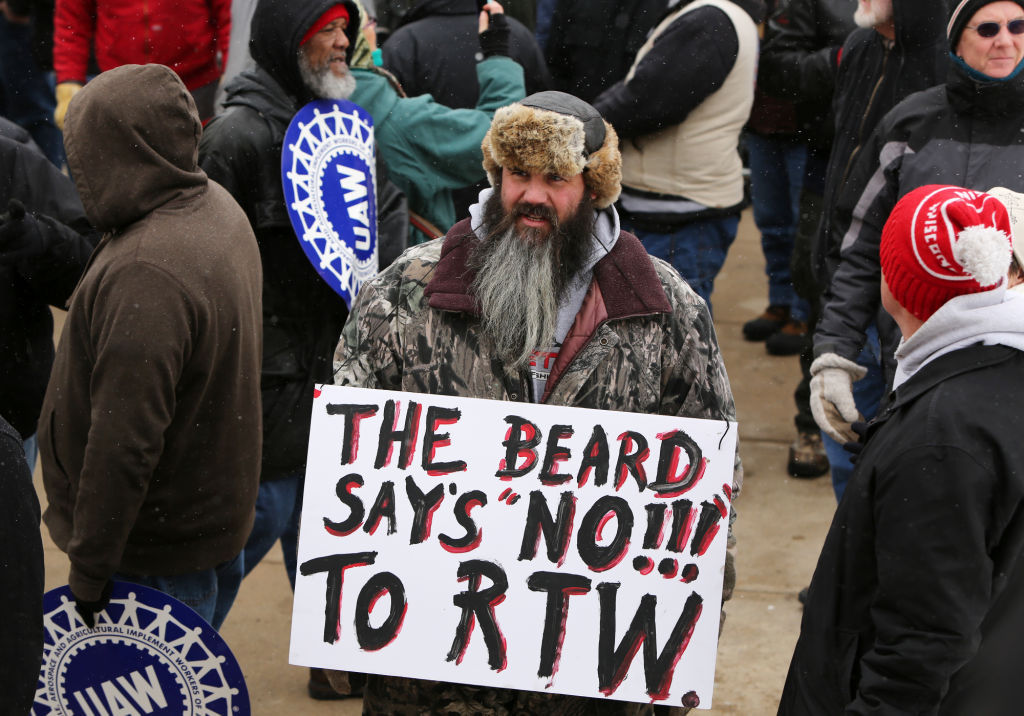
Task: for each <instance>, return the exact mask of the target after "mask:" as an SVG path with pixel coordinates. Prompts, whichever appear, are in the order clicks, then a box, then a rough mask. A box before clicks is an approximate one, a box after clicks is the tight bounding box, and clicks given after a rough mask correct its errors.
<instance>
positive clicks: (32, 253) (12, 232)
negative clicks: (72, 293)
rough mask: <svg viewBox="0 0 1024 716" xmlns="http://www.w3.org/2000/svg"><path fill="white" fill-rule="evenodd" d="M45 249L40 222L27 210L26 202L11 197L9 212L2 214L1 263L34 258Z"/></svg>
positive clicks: (14, 262)
mask: <svg viewBox="0 0 1024 716" xmlns="http://www.w3.org/2000/svg"><path fill="white" fill-rule="evenodd" d="M45 251H46V240H45V238H44V237H43V232H42V231H40V230H39V222H38V221H37V220H36V218H35V217H34V216H32V215H31V214H29V213H27V212H26V211H25V205H24V204H22V203H21V202H20V201H18V200H17V199H11V200H10V201H9V202H8V203H7V212H6V213H4V214H0V265H10V264H16V263H19V262H21V261H24V260H26V259H33V258H35V257H36V256H40V255H42V254H43V253H45Z"/></svg>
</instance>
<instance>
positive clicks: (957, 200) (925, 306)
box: [879, 184, 1012, 321]
mask: <svg viewBox="0 0 1024 716" xmlns="http://www.w3.org/2000/svg"><path fill="white" fill-rule="evenodd" d="M1011 236H1012V228H1011V225H1010V217H1009V214H1008V213H1007V211H1006V207H1005V206H1003V204H1002V202H1000V201H999V200H998V199H997V198H995V197H994V196H991V195H989V194H986V193H984V192H980V191H974V190H971V189H964V188H962V187H957V186H942V185H938V184H930V185H928V186H923V187H920V188H918V189H915V190H914V191H912V192H910V193H909V194H907V195H906V196H904V197H903V198H902V199H900V200H899V202H898V203H897V204H896V206H895V207H894V208H893V210H892V213H891V214H890V215H889V219H888V220H887V221H886V222H885V227H884V228H883V229H882V244H881V247H880V248H879V262H880V263H881V267H882V276H883V277H884V278H885V282H886V284H887V285H888V287H889V291H890V292H891V293H892V295H893V298H895V299H896V300H897V301H898V302H899V304H900V305H901V306H903V307H904V308H906V309H907V310H908V311H910V312H911V313H912V314H913V315H914V316H916V317H917V318H919V319H921V320H922V321H926V320H928V318H929V317H930V316H931V315H932V314H933V313H935V311H937V310H938V309H939V307H940V306H942V304H944V303H945V302H946V301H948V300H950V299H951V298H954V297H955V296H960V295H963V294H967V293H978V292H979V291H988V290H990V289H993V288H995V287H996V286H998V285H999V283H1000V281H1004V280H1005V279H1006V273H1007V271H1008V270H1009V267H1010V254H1011V247H1012V240H1011V238H1010V237H1011Z"/></svg>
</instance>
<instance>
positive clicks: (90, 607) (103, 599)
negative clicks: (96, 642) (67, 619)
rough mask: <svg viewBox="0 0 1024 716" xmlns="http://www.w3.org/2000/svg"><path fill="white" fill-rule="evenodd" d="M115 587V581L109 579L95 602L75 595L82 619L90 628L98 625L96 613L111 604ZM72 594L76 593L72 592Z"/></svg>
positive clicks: (76, 605)
mask: <svg viewBox="0 0 1024 716" xmlns="http://www.w3.org/2000/svg"><path fill="white" fill-rule="evenodd" d="M113 589H114V583H113V582H111V581H110V580H109V579H108V580H107V583H106V584H105V585H103V591H102V592H101V593H100V598H99V599H97V600H96V601H94V602H90V601H86V600H85V599H81V598H80V597H78V596H75V609H77V610H78V615H79V616H80V617H82V621H83V622H85V625H86V626H87V627H89V628H90V629H94V628H95V627H96V615H97V614H98V613H100V612H102V611H103V610H104V609H106V608H107V605H108V604H110V593H111V591H113ZM72 594H74V593H73V592H72Z"/></svg>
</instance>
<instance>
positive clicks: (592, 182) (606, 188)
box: [583, 122, 622, 209]
mask: <svg viewBox="0 0 1024 716" xmlns="http://www.w3.org/2000/svg"><path fill="white" fill-rule="evenodd" d="M604 127H605V132H606V134H605V137H604V144H602V145H601V148H600V149H598V150H597V151H596V152H594V153H593V154H591V155H590V159H589V160H588V161H587V166H586V167H585V168H584V169H583V181H584V182H585V183H586V185H587V188H588V189H590V191H592V192H593V193H594V206H595V207H597V208H598V209H604V208H605V207H608V206H611V205H612V204H614V203H615V202H616V201H617V200H618V198H619V193H620V192H621V191H622V154H620V153H619V136H618V135H617V134H616V133H615V130H614V129H612V125H610V124H608V123H607V122H605V123H604Z"/></svg>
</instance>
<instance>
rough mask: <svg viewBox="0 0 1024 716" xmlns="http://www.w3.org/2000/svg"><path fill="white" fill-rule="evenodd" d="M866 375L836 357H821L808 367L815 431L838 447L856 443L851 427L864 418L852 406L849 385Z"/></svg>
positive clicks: (862, 368)
mask: <svg viewBox="0 0 1024 716" xmlns="http://www.w3.org/2000/svg"><path fill="white" fill-rule="evenodd" d="M867 372H868V369H867V368H865V367H864V366H860V365H857V364H856V363H854V362H853V361H852V360H847V359H846V358H843V357H842V356H840V355H838V354H836V353H825V354H824V355H821V356H818V357H817V358H815V359H814V362H813V363H811V413H812V414H813V415H814V421H815V422H816V423H818V427H819V428H821V429H822V430H823V431H824V432H825V434H826V435H828V436H829V437H830V438H832V439H833V440H835V441H836V442H837V443H839V444H840V445H842V444H844V443H848V442H856V441H857V440H858V436H857V433H855V432H854V431H853V427H852V426H851V423H853V422H855V421H857V420H864V416H862V415H861V414H860V412H859V411H858V410H857V405H856V403H854V402H853V381H855V380H860V379H861V378H863V377H864V376H865V375H867Z"/></svg>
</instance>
